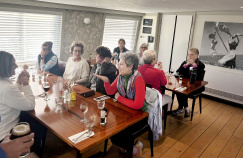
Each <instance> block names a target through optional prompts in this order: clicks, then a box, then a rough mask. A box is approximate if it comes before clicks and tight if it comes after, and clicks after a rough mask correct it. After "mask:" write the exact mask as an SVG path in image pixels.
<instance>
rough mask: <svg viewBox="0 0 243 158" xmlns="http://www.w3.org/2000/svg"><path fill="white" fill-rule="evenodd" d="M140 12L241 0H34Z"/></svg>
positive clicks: (217, 7)
mask: <svg viewBox="0 0 243 158" xmlns="http://www.w3.org/2000/svg"><path fill="white" fill-rule="evenodd" d="M35 1H43V2H51V3H58V4H68V5H77V6H85V7H95V8H102V9H113V10H121V11H130V12H140V13H155V12H192V11H227V10H228V11H236V10H238V11H239V10H242V11H243V9H242V8H240V7H243V0H35Z"/></svg>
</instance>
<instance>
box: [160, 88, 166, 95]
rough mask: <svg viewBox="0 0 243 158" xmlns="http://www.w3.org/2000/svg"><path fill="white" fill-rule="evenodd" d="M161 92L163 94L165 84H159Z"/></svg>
mask: <svg viewBox="0 0 243 158" xmlns="http://www.w3.org/2000/svg"><path fill="white" fill-rule="evenodd" d="M160 90H161V93H162V94H163V95H164V94H165V86H160Z"/></svg>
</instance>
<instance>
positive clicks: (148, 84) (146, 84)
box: [145, 83, 153, 88]
mask: <svg viewBox="0 0 243 158" xmlns="http://www.w3.org/2000/svg"><path fill="white" fill-rule="evenodd" d="M145 86H146V87H149V88H153V87H152V83H145Z"/></svg>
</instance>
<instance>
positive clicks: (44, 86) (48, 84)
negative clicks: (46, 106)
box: [42, 82, 51, 101]
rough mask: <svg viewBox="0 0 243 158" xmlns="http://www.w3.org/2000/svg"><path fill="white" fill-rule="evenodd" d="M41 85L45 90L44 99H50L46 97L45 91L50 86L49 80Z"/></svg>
mask: <svg viewBox="0 0 243 158" xmlns="http://www.w3.org/2000/svg"><path fill="white" fill-rule="evenodd" d="M42 86H43V89H44V90H45V99H44V100H45V101H48V100H50V98H48V97H47V92H48V91H49V89H50V87H51V86H50V83H49V82H44V83H43V85H42Z"/></svg>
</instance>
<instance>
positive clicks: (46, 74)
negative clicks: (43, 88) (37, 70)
mask: <svg viewBox="0 0 243 158" xmlns="http://www.w3.org/2000/svg"><path fill="white" fill-rule="evenodd" d="M43 76H44V81H45V79H46V81H47V77H48V76H49V70H47V69H43Z"/></svg>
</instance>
